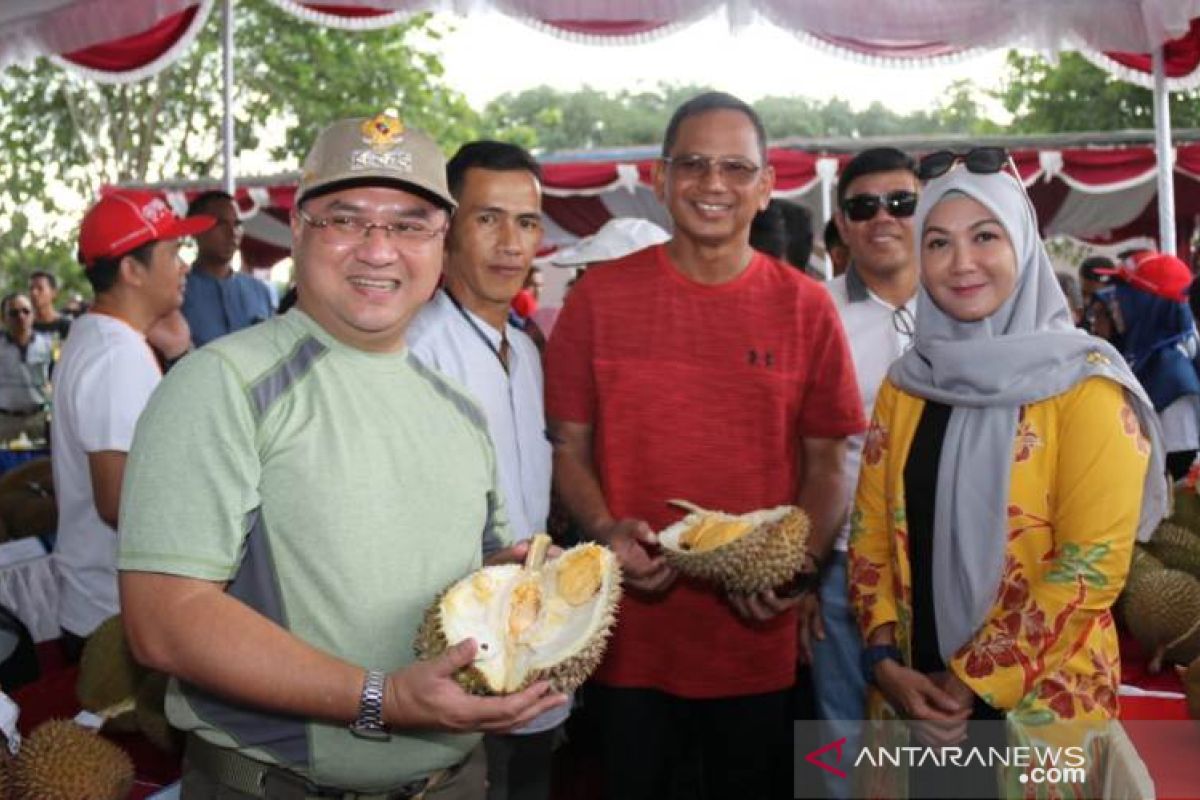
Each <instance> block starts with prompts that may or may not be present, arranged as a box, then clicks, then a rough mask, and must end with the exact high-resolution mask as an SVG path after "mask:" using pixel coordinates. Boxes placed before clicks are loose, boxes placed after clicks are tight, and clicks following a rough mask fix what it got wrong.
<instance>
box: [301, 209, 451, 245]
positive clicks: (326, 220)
mask: <svg viewBox="0 0 1200 800" xmlns="http://www.w3.org/2000/svg"><path fill="white" fill-rule="evenodd" d="M296 216H298V217H299V218H300V219H301V220H302V221H303V222H304V223H305V224H307V225H309V226H311V227H313V228H316V229H317V230H318V231H320V232H321V236H322V238H324V240H325V242H326V243H328V244H331V245H345V246H349V245H356V244H361V243H362V242H365V241H366V240H367V239H368V238H370V236H371V231H373V230H381V231H383V235H384V236H385V237H386V238H391V237H393V236H395V237H396V240H397V241H398V242H400V243H401V244H409V245H418V244H423V243H425V242H428V241H430V240H431V239H433V238H435V237H437V236H439V235H441V234H444V233H445V232H446V227H447V225H448V223H449V220H444V221H443V222H442V224H441V225H433V224H431V223H430V222H429V221H428V220H423V219H407V220H404V221H403V222H371V221H370V220H365V219H362V218H361V217H352V216H349V215H346V214H333V215H331V216H328V217H311V216H309V215H308V214H307V213H305V211H304V210H303V209H299V208H298V209H296Z"/></svg>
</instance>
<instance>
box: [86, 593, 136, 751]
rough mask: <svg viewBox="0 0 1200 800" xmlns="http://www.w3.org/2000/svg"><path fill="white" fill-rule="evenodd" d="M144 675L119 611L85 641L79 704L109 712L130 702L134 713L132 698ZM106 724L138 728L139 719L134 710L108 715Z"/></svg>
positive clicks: (96, 710)
mask: <svg viewBox="0 0 1200 800" xmlns="http://www.w3.org/2000/svg"><path fill="white" fill-rule="evenodd" d="M145 677H146V669H145V667H143V666H142V665H141V664H139V663H137V661H136V660H134V658H133V653H131V652H130V651H129V645H128V643H127V642H126V641H125V629H124V628H123V627H122V626H121V616H120V615H119V614H118V615H117V616H115V617H109V618H108V619H107V620H105V621H104V622H103V623H102V624H101V625H100V627H98V628H96V630H95V631H93V632H92V635H91V636H89V637H88V640H87V643H86V644H84V646H83V655H82V656H81V657H80V659H79V679H78V680H77V681H76V682H75V694H76V696H77V697H78V698H79V705H80V706H82V707H83V708H85V709H86V710H88V711H91V712H93V713H97V714H99V713H101V712H107V711H110V709H112V708H114V707H115V706H118V705H120V704H122V703H126V704H129V712H132V701H133V699H134V697H135V696H136V695H137V690H138V686H139V685H140V684H141V682H142V680H143V679H144V678H145ZM105 725H106V727H107V728H108V729H109V730H116V731H126V732H128V731H134V730H137V720H136V719H135V718H134V715H133V714H132V713H123V714H119V715H117V716H112V717H109V719H108V720H107V721H106V723H105Z"/></svg>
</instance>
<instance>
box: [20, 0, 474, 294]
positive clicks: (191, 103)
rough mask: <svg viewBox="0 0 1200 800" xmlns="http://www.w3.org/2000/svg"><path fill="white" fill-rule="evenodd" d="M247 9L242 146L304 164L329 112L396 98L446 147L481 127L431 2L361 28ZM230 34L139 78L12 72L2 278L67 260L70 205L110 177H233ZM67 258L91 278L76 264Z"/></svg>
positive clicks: (366, 108) (240, 21) (279, 161)
mask: <svg viewBox="0 0 1200 800" xmlns="http://www.w3.org/2000/svg"><path fill="white" fill-rule="evenodd" d="M234 8H235V14H236V18H235V19H236V31H237V34H236V45H237V47H236V51H235V75H236V79H235V83H236V88H235V100H234V107H235V118H236V125H235V129H236V131H237V144H236V150H237V152H238V153H240V154H246V153H250V152H255V151H257V152H259V153H265V154H266V155H267V156H268V157H269V158H270V159H272V160H273V161H274V163H275V165H276V166H277V167H278V168H279V169H289V168H294V167H296V166H298V158H299V154H302V153H303V152H304V151H305V150H307V148H308V146H309V144H310V143H311V140H312V137H313V135H314V133H315V131H317V130H318V129H319V128H320V127H321V126H323V125H324V124H325V123H327V122H329V121H331V120H333V119H337V118H339V117H343V116H349V115H353V114H366V113H374V112H376V111H378V110H380V109H387V108H393V109H397V110H399V111H400V112H401V114H402V116H403V118H404V119H405V121H406V122H408V123H410V124H414V125H418V126H420V127H424V128H427V129H428V130H429V131H430V132H431V133H432V134H433V135H434V136H436V137H438V138H439V140H440V141H441V142H442V143H443V144H444V145H445V146H447V147H454V146H457V144H459V143H461V142H462V141H465V140H467V139H470V138H473V137H474V136H475V135H476V115H475V114H474V113H473V112H472V111H471V109H470V108H469V106H468V105H467V104H466V101H465V100H464V98H463V97H462V96H461V94H459V93H457V92H455V91H453V90H452V89H450V87H448V86H446V85H445V81H444V80H443V71H442V66H441V62H440V59H439V57H438V55H437V52H436V45H437V41H438V39H439V37H440V35H441V34H440V32H439V29H438V28H437V27H436V26H435V25H434V24H433V23H432V21H431V18H430V17H429V16H428V15H419V16H415V17H413V18H412V19H411V20H408V21H407V22H405V23H403V24H401V25H398V26H393V27H391V28H388V29H385V30H381V31H365V32H348V31H340V30H333V29H328V28H323V27H320V26H316V25H311V24H309V23H306V22H303V21H301V20H299V19H296V18H295V17H293V16H291V15H290V14H287V13H285V12H283V11H281V10H279V9H277V8H276V7H274V6H273V5H271V4H269V3H267V2H265V0H240V1H239V2H238V3H237V4H236V5H235V7H234ZM219 42H220V20H219V15H218V14H213V15H212V16H211V17H210V19H209V20H208V23H207V25H206V26H205V29H204V30H203V31H202V32H201V33H200V35H199V37H198V38H197V41H196V42H195V43H194V44H193V45H192V47H191V48H190V49H189V51H188V53H187V54H186V55H185V56H184V57H183V58H182V59H180V61H179V62H177V63H176V64H174V65H173V66H172V67H170V68H168V69H166V70H164V71H162V72H161V73H159V74H158V75H157V76H155V77H153V78H150V79H148V80H144V81H140V82H138V83H132V84H122V85H104V84H97V83H94V82H90V81H86V80H82V79H80V78H77V77H76V76H75V75H73V74H72V73H70V72H68V71H65V70H62V69H60V68H58V67H57V66H55V65H54V64H52V63H51V62H49V61H46V60H44V59H43V60H39V61H38V62H36V63H35V64H34V65H33V66H31V67H25V68H20V67H14V68H10V69H9V70H8V71H6V72H5V73H3V74H2V75H0V108H2V109H3V110H4V113H3V115H0V148H2V149H3V152H4V153H5V158H4V159H3V160H0V181H3V182H4V184H5V192H4V194H3V195H0V214H2V215H3V218H4V219H6V220H8V221H9V224H8V226H7V227H6V229H5V230H4V232H3V233H2V234H0V283H3V284H8V285H23V284H24V282H25V275H26V274H27V273H28V271H29V270H30V269H32V268H33V265H35V264H41V263H51V262H53V263H58V260H61V258H60V257H61V254H62V253H63V252H69V251H70V250H71V249H73V239H74V236H75V226H76V225H77V224H78V220H77V219H71V218H66V217H64V216H63V212H64V210H66V209H70V210H71V211H72V214H75V213H77V210H78V207H79V206H80V205H81V202H80V200H81V199H87V198H92V197H94V196H95V195H96V193H97V192H98V190H99V188H100V187H101V186H102V185H104V184H106V183H118V182H128V181H156V180H162V179H166V178H176V177H186V178H218V177H220V173H221V161H220V158H221V155H220V154H221V138H220V137H221V113H222V110H221V63H220V50H219ZM18 212H20V213H21V214H23V215H24V217H23V221H22V222H21V224H16V219H17V218H16V217H15V216H14V215H15V214H17V213H18ZM47 221H49V223H47ZM31 223H36V224H31ZM45 259H50V261H49V262H47V261H44V260H45ZM64 270H65V271H64ZM57 271H58V272H59V274H60V275H61V276H62V277H63V278H64V279H65V280H66V281H67V282H68V283H71V282H72V281H73V282H74V285H76V286H80V285H82V276H80V275H78V270H77V269H68V268H66V267H65V266H64V267H62V268H60V269H59V270H57Z"/></svg>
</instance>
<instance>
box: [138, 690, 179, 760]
mask: <svg viewBox="0 0 1200 800" xmlns="http://www.w3.org/2000/svg"><path fill="white" fill-rule="evenodd" d="M169 680H170V678H169V676H168V675H167V674H166V673H165V672H158V671H157V670H151V671H149V672H147V673H146V677H145V678H143V679H142V683H141V685H139V686H138V690H137V697H136V706H135V707H134V718H135V719H136V721H137V729H138V730H139V731H141V733H142V735H143V736H145V737H146V738H147V739H149V740H150V742H151V743H152V744H153V745H154V746H155V747H157V748H158V749H159V750H162V751H163V752H165V753H178V752H180V751H181V750H182V749H183V747H182V746H183V733H182V732H181V731H179V730H177V729H175V728H173V727H171V723H169V722H167V713H166V711H165V710H164V708H163V706H164V704H165V702H166V696H167V682H168V681H169Z"/></svg>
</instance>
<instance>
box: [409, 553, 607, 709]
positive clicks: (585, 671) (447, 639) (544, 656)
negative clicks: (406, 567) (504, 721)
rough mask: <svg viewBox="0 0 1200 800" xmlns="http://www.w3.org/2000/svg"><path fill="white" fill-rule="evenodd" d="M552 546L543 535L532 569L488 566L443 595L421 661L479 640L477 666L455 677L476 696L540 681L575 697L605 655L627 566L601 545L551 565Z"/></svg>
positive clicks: (421, 646) (425, 634)
mask: <svg viewBox="0 0 1200 800" xmlns="http://www.w3.org/2000/svg"><path fill="white" fill-rule="evenodd" d="M549 546H550V537H549V536H546V535H545V534H538V535H536V536H534V537H533V539H532V540H531V542H530V545H529V554H528V556H527V557H526V559H525V564H524V566H521V565H517V564H501V565H497V566H491V567H484V568H482V569H479V570H476V571H475V572H473V573H471V574H470V575H468V576H467V577H465V578H463V579H462V580H460V581H458V582H457V583H455V584H454V585H453V586H451V587H450V588H449V589H447V590H446V591H445V592H443V593H442V595H441V596H440V597H439V598H438V599H437V601H436V602H435V603H434V604H433V605H432V606H431V607H430V608H429V610H428V611H426V612H425V620H424V622H423V624H422V626H421V630H420V631H419V633H418V634H417V641H416V644H415V649H416V652H417V656H418V657H420V658H433V657H435V656H437V655H438V654H440V653H441V652H442V651H444V650H445V649H446V648H447V647H449V646H451V645H454V644H457V643H458V642H460V641H462V640H463V639H466V638H468V637H469V638H472V639H474V640H475V642H476V651H475V661H474V663H473V664H471V666H469V667H467V668H465V669H462V670H459V672H458V673H457V674H456V675H455V678H456V679H457V680H458V682H459V683H460V684H461V685H462V686H463V687H464V688H465V689H466V690H467V691H470V692H474V693H476V694H509V693H512V692H517V691H520V690H521V689H523V688H525V687H526V686H529V685H530V684H532V683H534V682H536V681H539V680H549V681H550V684H551V685H552V686H553V687H554V689H555V690H556V691H560V692H567V691H571V690H573V689H575V688H577V687H578V686H579V685H580V684H582V683H583V682H584V681H585V680H587V678H588V676H589V675H591V673H592V672H593V671H594V670H595V669H596V667H597V666H598V665H599V664H600V659H601V657H602V656H603V655H604V648H605V645H606V643H607V639H608V633H609V629H610V628H611V627H612V624H613V619H614V614H615V612H616V608H617V602H618V601H619V600H620V598H621V569H620V566H619V565H618V564H617V558H616V556H615V555H613V553H612V551H611V550H609V549H608V548H606V547H602V546H601V545H598V544H581V545H579V546H577V547H572V548H571V549H570V550H567V551H566V552H564V553H563V554H562V555H561V556H559V557H558V558H555V559H553V560H550V561H547V560H546V551H547V549H548V548H549Z"/></svg>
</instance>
